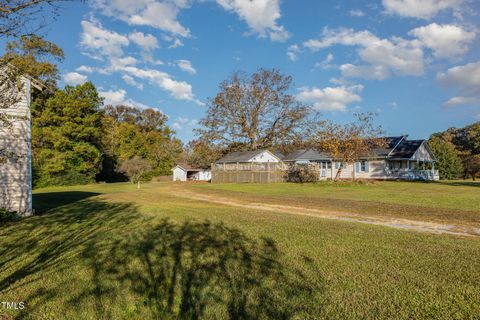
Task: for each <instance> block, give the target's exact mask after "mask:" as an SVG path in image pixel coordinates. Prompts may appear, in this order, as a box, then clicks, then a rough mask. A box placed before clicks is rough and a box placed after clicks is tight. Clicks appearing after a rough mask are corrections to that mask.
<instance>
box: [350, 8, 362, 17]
mask: <svg viewBox="0 0 480 320" xmlns="http://www.w3.org/2000/svg"><path fill="white" fill-rule="evenodd" d="M348 14H349V15H350V16H352V17H363V16H364V15H365V13H364V12H363V11H362V10H360V9H352V10H350V11H349V12H348Z"/></svg>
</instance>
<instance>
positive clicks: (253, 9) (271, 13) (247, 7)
mask: <svg viewBox="0 0 480 320" xmlns="http://www.w3.org/2000/svg"><path fill="white" fill-rule="evenodd" d="M217 3H218V4H219V5H220V6H222V7H223V8H224V9H225V10H227V11H232V12H235V13H236V14H237V15H238V16H239V17H240V19H242V20H245V22H246V23H247V24H248V26H249V28H250V29H251V30H252V31H253V32H254V33H257V34H258V35H259V36H260V37H267V36H269V37H270V39H271V40H272V41H285V40H287V39H288V38H289V37H290V33H289V32H288V31H287V30H285V28H284V27H283V26H282V25H278V24H277V20H278V19H279V18H280V17H281V14H280V1H279V0H255V1H251V0H217Z"/></svg>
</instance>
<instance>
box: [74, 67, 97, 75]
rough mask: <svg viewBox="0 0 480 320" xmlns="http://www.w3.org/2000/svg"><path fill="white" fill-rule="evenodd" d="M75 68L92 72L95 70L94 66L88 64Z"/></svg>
mask: <svg viewBox="0 0 480 320" xmlns="http://www.w3.org/2000/svg"><path fill="white" fill-rule="evenodd" d="M75 70H76V71H78V72H84V73H92V72H93V71H94V70H95V68H93V67H89V66H80V67H78V68H77V69H75Z"/></svg>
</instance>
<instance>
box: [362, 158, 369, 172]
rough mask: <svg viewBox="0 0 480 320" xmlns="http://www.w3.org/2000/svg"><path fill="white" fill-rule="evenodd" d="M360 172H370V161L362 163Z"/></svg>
mask: <svg viewBox="0 0 480 320" xmlns="http://www.w3.org/2000/svg"><path fill="white" fill-rule="evenodd" d="M360 172H368V161H366V160H362V161H360Z"/></svg>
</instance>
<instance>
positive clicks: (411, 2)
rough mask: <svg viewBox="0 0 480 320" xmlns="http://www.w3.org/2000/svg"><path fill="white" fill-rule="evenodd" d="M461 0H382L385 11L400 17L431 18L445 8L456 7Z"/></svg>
mask: <svg viewBox="0 0 480 320" xmlns="http://www.w3.org/2000/svg"><path fill="white" fill-rule="evenodd" d="M462 2H463V1H462V0H383V1H382V3H383V6H384V8H385V11H386V12H387V13H389V14H395V15H399V16H401V17H412V18H418V19H431V18H433V17H434V16H435V15H436V14H437V13H438V12H440V11H442V10H445V9H449V8H450V9H456V8H458V6H460V5H461V4H462Z"/></svg>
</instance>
